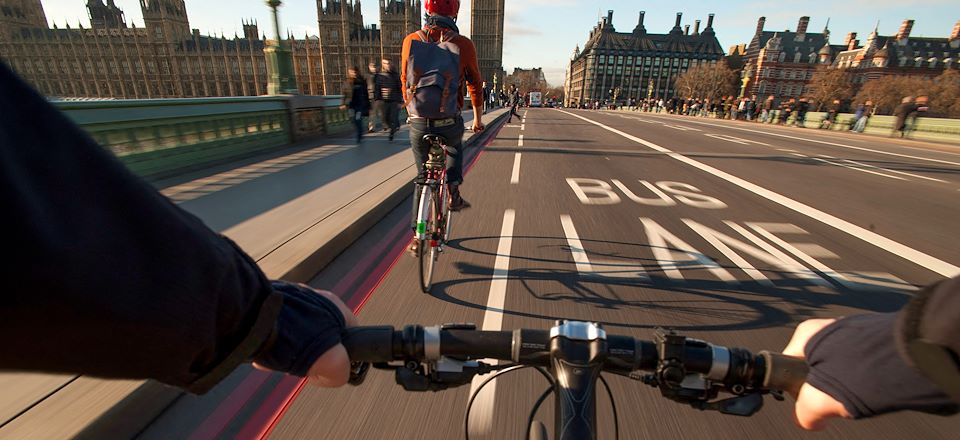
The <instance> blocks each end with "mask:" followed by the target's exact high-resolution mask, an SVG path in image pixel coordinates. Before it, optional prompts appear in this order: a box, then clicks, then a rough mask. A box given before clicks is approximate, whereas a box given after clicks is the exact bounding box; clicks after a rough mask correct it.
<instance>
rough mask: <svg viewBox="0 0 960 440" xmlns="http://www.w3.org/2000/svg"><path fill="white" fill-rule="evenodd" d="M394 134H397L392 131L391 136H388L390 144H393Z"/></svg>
mask: <svg viewBox="0 0 960 440" xmlns="http://www.w3.org/2000/svg"><path fill="white" fill-rule="evenodd" d="M394 133H395V132H393V131H391V132H390V136H387V139H389V140H390V142H393V135H394Z"/></svg>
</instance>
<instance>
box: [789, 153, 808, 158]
mask: <svg viewBox="0 0 960 440" xmlns="http://www.w3.org/2000/svg"><path fill="white" fill-rule="evenodd" d="M790 154H791V155H793V156H797V157H810V156H807V155H806V154H800V153H790Z"/></svg>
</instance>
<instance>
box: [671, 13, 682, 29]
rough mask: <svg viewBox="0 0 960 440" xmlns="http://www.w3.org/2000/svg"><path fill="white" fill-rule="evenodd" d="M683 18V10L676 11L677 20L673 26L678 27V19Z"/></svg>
mask: <svg viewBox="0 0 960 440" xmlns="http://www.w3.org/2000/svg"><path fill="white" fill-rule="evenodd" d="M682 18H683V12H677V22H676V23H674V25H673V27H675V28H677V29H680V20H681V19H682Z"/></svg>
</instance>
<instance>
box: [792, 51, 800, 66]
mask: <svg viewBox="0 0 960 440" xmlns="http://www.w3.org/2000/svg"><path fill="white" fill-rule="evenodd" d="M793 62H794V63H799V62H800V52H797V53H795V54H793Z"/></svg>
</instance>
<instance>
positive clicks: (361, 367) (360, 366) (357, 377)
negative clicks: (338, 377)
mask: <svg viewBox="0 0 960 440" xmlns="http://www.w3.org/2000/svg"><path fill="white" fill-rule="evenodd" d="M369 371H370V363H368V362H351V363H350V379H347V383H349V384H350V385H353V386H358V385H360V384H362V383H363V381H364V379H366V378H367V372H369Z"/></svg>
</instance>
